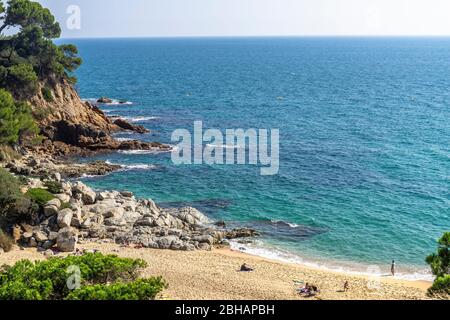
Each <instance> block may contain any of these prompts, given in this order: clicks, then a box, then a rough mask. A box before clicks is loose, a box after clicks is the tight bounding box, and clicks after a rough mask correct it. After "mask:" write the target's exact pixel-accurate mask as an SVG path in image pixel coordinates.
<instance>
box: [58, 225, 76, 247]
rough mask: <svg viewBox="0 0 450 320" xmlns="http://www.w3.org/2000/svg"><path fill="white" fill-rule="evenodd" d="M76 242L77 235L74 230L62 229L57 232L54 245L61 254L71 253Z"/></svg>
mask: <svg viewBox="0 0 450 320" xmlns="http://www.w3.org/2000/svg"><path fill="white" fill-rule="evenodd" d="M77 242H78V233H77V230H76V229H74V228H70V227H68V228H63V229H61V230H59V232H58V237H57V239H56V245H57V247H58V249H59V250H60V251H62V252H73V251H75V249H76V246H77Z"/></svg>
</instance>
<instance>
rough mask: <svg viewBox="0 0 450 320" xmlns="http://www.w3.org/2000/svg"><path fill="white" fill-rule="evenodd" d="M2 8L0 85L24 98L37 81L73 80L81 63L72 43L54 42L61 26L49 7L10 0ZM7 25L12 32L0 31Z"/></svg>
mask: <svg viewBox="0 0 450 320" xmlns="http://www.w3.org/2000/svg"><path fill="white" fill-rule="evenodd" d="M2 12H4V14H3V16H0V23H1V22H2V20H3V24H1V25H0V40H1V41H0V87H3V88H6V89H8V90H9V91H10V92H11V93H12V94H13V96H14V97H15V98H16V99H18V100H26V99H28V98H30V97H31V96H33V95H34V94H36V93H37V92H36V90H37V85H36V83H37V82H38V81H39V82H42V83H44V84H50V85H52V84H55V83H58V82H59V81H61V80H63V79H67V80H69V81H74V77H73V76H72V75H71V73H72V72H73V71H75V70H76V69H77V68H78V67H79V66H80V64H81V59H80V58H79V57H78V56H77V55H78V50H77V48H76V47H75V46H74V45H70V44H64V45H60V46H58V45H56V44H54V43H53V39H56V38H58V37H59V36H60V34H61V28H60V26H59V23H58V22H56V20H55V17H54V16H53V15H52V14H51V12H50V11H49V10H48V9H46V8H43V7H42V5H41V4H39V3H38V2H34V1H30V0H9V1H8V6H7V9H6V12H5V9H4V7H3V5H2V6H1V7H0V14H1V13H2ZM6 29H9V30H10V31H9V34H11V33H12V35H6V34H3V33H2V32H3V31H4V30H6ZM14 31H15V33H14ZM44 97H46V99H47V98H50V96H49V95H47V94H45V95H44Z"/></svg>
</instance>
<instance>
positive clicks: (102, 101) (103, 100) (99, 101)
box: [97, 97, 113, 103]
mask: <svg viewBox="0 0 450 320" xmlns="http://www.w3.org/2000/svg"><path fill="white" fill-rule="evenodd" d="M97 103H113V101H112V99H110V98H107V97H101V98H100V99H98V100H97Z"/></svg>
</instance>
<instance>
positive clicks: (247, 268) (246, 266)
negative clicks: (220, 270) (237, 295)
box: [241, 263, 254, 272]
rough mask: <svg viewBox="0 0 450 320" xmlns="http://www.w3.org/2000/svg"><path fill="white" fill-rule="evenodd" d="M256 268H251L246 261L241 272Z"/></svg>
mask: <svg viewBox="0 0 450 320" xmlns="http://www.w3.org/2000/svg"><path fill="white" fill-rule="evenodd" d="M253 270H254V269H253V268H251V267H250V266H248V265H247V264H246V263H244V264H243V265H242V266H241V272H250V271H253Z"/></svg>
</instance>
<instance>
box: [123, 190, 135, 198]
mask: <svg viewBox="0 0 450 320" xmlns="http://www.w3.org/2000/svg"><path fill="white" fill-rule="evenodd" d="M120 194H121V195H122V196H123V197H125V198H132V197H133V196H134V194H133V192H130V191H121V192H120Z"/></svg>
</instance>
